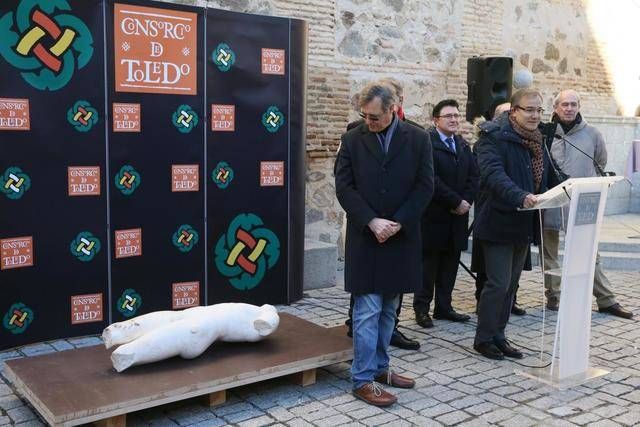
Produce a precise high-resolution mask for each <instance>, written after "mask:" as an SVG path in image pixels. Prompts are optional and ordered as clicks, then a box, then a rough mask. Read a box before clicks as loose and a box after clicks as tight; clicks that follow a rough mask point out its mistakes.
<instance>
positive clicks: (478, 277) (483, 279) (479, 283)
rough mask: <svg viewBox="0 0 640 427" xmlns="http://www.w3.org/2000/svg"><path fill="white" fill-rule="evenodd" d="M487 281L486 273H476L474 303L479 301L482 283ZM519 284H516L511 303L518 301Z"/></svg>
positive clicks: (514, 303)
mask: <svg viewBox="0 0 640 427" xmlns="http://www.w3.org/2000/svg"><path fill="white" fill-rule="evenodd" d="M485 283H487V275H486V274H485V273H484V272H481V273H476V303H477V302H479V301H480V294H481V293H482V288H484V284H485ZM519 288H520V285H518V286H516V291H515V292H514V293H513V305H516V304H517V303H518V289H519Z"/></svg>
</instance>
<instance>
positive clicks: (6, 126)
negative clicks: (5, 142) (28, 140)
mask: <svg viewBox="0 0 640 427" xmlns="http://www.w3.org/2000/svg"><path fill="white" fill-rule="evenodd" d="M30 129H31V120H30V119H29V100H28V99H11V98H0V130H30Z"/></svg>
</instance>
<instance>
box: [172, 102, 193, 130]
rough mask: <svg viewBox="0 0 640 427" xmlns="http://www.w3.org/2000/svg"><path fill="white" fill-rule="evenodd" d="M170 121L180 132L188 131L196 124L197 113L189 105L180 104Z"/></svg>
mask: <svg viewBox="0 0 640 427" xmlns="http://www.w3.org/2000/svg"><path fill="white" fill-rule="evenodd" d="M171 121H172V123H173V125H174V126H175V127H176V129H178V131H179V132H180V133H189V132H191V131H192V130H193V129H194V128H195V127H196V126H198V113H196V112H195V111H193V109H192V108H191V107H190V106H189V105H186V104H185V105H181V106H179V107H178V109H177V110H176V111H175V112H174V113H173V115H172V116H171Z"/></svg>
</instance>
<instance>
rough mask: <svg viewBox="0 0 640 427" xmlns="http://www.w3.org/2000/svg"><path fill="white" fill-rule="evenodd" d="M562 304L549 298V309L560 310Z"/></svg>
mask: <svg viewBox="0 0 640 427" xmlns="http://www.w3.org/2000/svg"><path fill="white" fill-rule="evenodd" d="M559 308H560V304H558V301H556V300H547V310H550V311H558V309H559Z"/></svg>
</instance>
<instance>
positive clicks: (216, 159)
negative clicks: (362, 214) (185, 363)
mask: <svg viewBox="0 0 640 427" xmlns="http://www.w3.org/2000/svg"><path fill="white" fill-rule="evenodd" d="M290 68H291V67H290V64H289V20H288V19H285V18H273V17H263V16H255V15H246V14H240V13H233V12H225V11H218V10H209V12H208V15H207V105H208V106H209V109H210V114H211V120H210V123H209V124H208V126H207V129H208V130H207V131H208V137H207V141H208V143H207V165H208V170H207V175H208V177H209V178H208V179H207V188H208V192H207V193H208V197H207V213H208V219H209V234H208V245H207V248H208V251H209V253H208V255H209V259H210V263H209V269H208V271H209V280H208V287H209V289H208V291H209V292H208V294H209V303H210V304H211V303H217V302H224V301H243V302H250V303H254V304H262V303H267V302H268V303H284V302H287V301H288V295H287V284H288V271H287V267H288V247H289V238H290V236H289V233H288V221H289V219H290V214H291V210H290V205H289V193H288V192H289V188H290V187H289V185H288V179H289V176H288V169H289V161H290V159H289V156H288V150H289V137H290V124H289V115H290V110H289V95H290V91H289V88H290Z"/></svg>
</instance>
